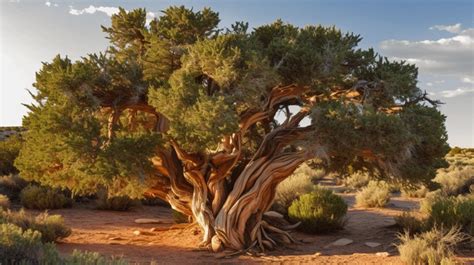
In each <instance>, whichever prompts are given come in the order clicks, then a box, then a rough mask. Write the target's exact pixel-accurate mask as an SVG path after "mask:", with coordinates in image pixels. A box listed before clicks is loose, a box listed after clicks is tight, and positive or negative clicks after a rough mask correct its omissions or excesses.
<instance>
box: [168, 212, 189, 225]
mask: <svg viewBox="0 0 474 265" xmlns="http://www.w3.org/2000/svg"><path fill="white" fill-rule="evenodd" d="M171 214H172V215H173V221H174V222H175V223H177V224H182V223H188V222H189V218H188V216H187V215H185V214H183V213H180V212H178V211H176V210H174V209H173V210H172V212H171Z"/></svg>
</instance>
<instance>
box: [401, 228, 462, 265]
mask: <svg viewBox="0 0 474 265" xmlns="http://www.w3.org/2000/svg"><path fill="white" fill-rule="evenodd" d="M399 239H400V241H401V243H400V244H399V245H398V246H397V248H398V251H399V252H400V258H401V260H402V261H403V262H405V263H406V264H429V265H438V264H455V261H454V254H453V249H454V247H455V246H456V244H458V243H459V242H461V241H462V240H464V237H463V236H462V234H461V233H460V232H459V229H456V228H452V229H450V230H449V231H444V230H442V229H438V228H434V229H432V230H431V231H427V232H424V233H421V234H419V235H415V236H413V237H412V236H411V235H410V234H409V233H404V234H401V235H399Z"/></svg>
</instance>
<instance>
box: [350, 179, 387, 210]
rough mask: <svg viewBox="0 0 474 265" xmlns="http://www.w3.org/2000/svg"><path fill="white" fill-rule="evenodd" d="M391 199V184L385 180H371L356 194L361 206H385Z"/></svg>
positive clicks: (358, 203)
mask: <svg viewBox="0 0 474 265" xmlns="http://www.w3.org/2000/svg"><path fill="white" fill-rule="evenodd" d="M389 201H390V188H389V185H388V184H387V183H385V182H383V181H370V182H369V184H368V185H367V187H365V188H363V189H362V190H361V191H359V192H358V193H357V194H356V205H357V206H359V207H384V206H385V205H386V204H387V203H388V202H389Z"/></svg>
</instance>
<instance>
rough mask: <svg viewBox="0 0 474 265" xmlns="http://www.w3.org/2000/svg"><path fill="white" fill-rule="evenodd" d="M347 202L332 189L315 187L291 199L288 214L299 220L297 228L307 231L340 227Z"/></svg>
mask: <svg viewBox="0 0 474 265" xmlns="http://www.w3.org/2000/svg"><path fill="white" fill-rule="evenodd" d="M346 212H347V204H346V203H345V202H344V200H343V199H342V198H341V197H340V196H338V195H335V194H333V192H332V191H330V190H327V189H323V188H317V189H315V190H314V191H313V192H312V193H308V194H304V195H302V196H300V197H299V198H298V199H297V200H295V201H293V203H292V204H291V206H290V208H288V216H289V217H290V219H292V220H293V221H295V222H301V225H300V226H299V229H301V230H302V231H304V232H308V233H321V232H329V231H334V230H338V229H341V228H342V227H343V226H344V221H345V220H344V216H345V215H346Z"/></svg>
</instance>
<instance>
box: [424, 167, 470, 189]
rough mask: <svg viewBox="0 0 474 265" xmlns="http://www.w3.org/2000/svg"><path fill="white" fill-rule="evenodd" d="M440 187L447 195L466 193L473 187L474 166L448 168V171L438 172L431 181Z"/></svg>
mask: <svg viewBox="0 0 474 265" xmlns="http://www.w3.org/2000/svg"><path fill="white" fill-rule="evenodd" d="M433 181H434V182H437V183H439V184H440V185H441V190H442V191H443V192H444V193H446V194H448V195H458V194H463V193H468V192H469V191H470V187H471V185H474V166H465V167H461V168H459V167H450V168H449V170H448V171H444V170H443V171H439V172H438V174H437V175H436V177H435V178H434V180H433Z"/></svg>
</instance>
